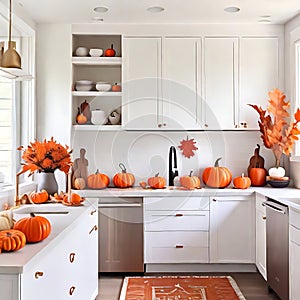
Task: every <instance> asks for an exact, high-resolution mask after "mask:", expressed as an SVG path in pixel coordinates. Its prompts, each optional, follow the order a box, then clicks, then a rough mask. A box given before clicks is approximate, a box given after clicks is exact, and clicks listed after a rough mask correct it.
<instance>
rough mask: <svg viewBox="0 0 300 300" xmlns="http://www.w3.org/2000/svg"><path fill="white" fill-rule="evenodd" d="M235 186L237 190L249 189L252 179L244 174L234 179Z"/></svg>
mask: <svg viewBox="0 0 300 300" xmlns="http://www.w3.org/2000/svg"><path fill="white" fill-rule="evenodd" d="M233 185H234V186H235V187H236V188H237V189H242V190H244V189H247V188H248V187H249V186H250V185H251V179H250V178H249V177H246V176H244V173H242V176H239V177H235V178H234V179H233Z"/></svg>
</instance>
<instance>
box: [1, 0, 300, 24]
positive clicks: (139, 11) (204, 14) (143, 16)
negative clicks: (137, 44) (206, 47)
mask: <svg viewBox="0 0 300 300" xmlns="http://www.w3.org/2000/svg"><path fill="white" fill-rule="evenodd" d="M0 2H2V3H4V4H5V5H6V6H8V3H9V0H0ZM13 5H14V7H15V9H16V10H17V11H19V10H24V13H26V14H27V15H29V16H30V17H31V18H32V19H33V20H34V21H35V22H36V23H91V22H95V21H94V20H93V17H99V18H103V22H104V23H124V22H125V23H128V22H129V23H257V22H258V20H259V19H262V17H261V16H270V17H269V18H268V19H269V20H270V21H271V24H284V23H285V22H287V21H288V20H290V19H291V18H293V17H294V16H295V15H297V14H299V13H300V1H299V0H187V1H186V0H15V1H13ZM17 6H18V7H17ZM96 6H105V7H107V8H108V9H109V10H108V11H107V12H106V13H96V12H94V11H93V8H94V7H96ZM151 6H162V7H164V8H165V10H164V11H163V12H161V13H157V14H153V13H149V12H148V11H147V10H146V9H147V7H151ZM227 6H238V7H239V8H240V12H238V13H228V12H225V11H224V8H225V7H227Z"/></svg>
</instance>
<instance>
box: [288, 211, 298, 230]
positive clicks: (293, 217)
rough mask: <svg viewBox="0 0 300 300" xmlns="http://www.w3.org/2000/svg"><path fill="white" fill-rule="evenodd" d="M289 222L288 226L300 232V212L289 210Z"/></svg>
mask: <svg viewBox="0 0 300 300" xmlns="http://www.w3.org/2000/svg"><path fill="white" fill-rule="evenodd" d="M289 221H290V224H291V225H293V226H294V227H296V228H298V229H299V230H300V212H299V211H297V210H294V209H293V208H290V210H289Z"/></svg>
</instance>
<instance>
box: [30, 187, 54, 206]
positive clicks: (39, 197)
mask: <svg viewBox="0 0 300 300" xmlns="http://www.w3.org/2000/svg"><path fill="white" fill-rule="evenodd" d="M28 197H29V200H30V201H31V202H32V203H34V204H40V203H44V202H46V201H47V200H48V197H49V194H48V192H47V191H46V190H41V191H40V192H31V193H30V194H29V196H28Z"/></svg>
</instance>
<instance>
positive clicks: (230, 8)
mask: <svg viewBox="0 0 300 300" xmlns="http://www.w3.org/2000/svg"><path fill="white" fill-rule="evenodd" d="M224 10H225V11H226V12H229V13H236V12H239V11H240V10H241V9H240V8H239V7H237V6H228V7H225V8H224Z"/></svg>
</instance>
